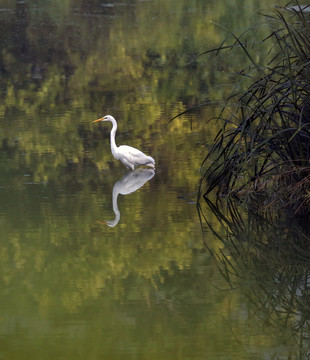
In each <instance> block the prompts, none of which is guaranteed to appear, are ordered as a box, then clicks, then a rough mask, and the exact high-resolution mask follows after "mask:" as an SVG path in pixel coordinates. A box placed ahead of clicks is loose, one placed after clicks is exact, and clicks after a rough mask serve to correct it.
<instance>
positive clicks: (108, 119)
mask: <svg viewBox="0 0 310 360" xmlns="http://www.w3.org/2000/svg"><path fill="white" fill-rule="evenodd" d="M113 120H114V117H113V116H111V115H106V116H104V117H102V118H100V119H97V120H94V121H93V123H95V122H98V121H111V122H112V121H113Z"/></svg>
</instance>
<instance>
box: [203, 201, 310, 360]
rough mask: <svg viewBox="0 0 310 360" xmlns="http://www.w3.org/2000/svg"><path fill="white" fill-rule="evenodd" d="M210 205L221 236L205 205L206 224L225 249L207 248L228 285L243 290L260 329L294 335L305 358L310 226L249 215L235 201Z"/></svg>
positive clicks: (285, 217)
mask: <svg viewBox="0 0 310 360" xmlns="http://www.w3.org/2000/svg"><path fill="white" fill-rule="evenodd" d="M206 204H207V207H208V208H209V210H211V211H212V212H213V214H214V215H215V216H216V218H217V219H218V220H219V221H220V223H221V225H222V228H221V230H220V231H219V230H217V229H216V228H215V227H214V226H213V225H212V223H211V222H209V221H208V218H207V217H206V216H205V213H207V211H206V208H205V207H204V205H201V207H200V215H201V218H202V220H203V223H206V224H207V229H208V231H210V230H211V231H212V232H213V234H214V235H215V236H216V238H217V239H218V242H219V244H220V245H218V246H217V247H215V246H210V244H209V243H208V242H206V245H207V247H208V248H209V250H210V252H211V253H212V254H213V256H214V257H215V258H216V261H217V264H218V267H219V269H220V271H221V273H222V275H223V276H224V278H225V279H226V281H227V283H228V284H229V285H230V286H231V287H232V288H235V287H241V288H242V289H243V292H244V293H245V294H246V296H247V297H248V299H249V311H250V312H251V313H252V314H255V318H258V319H259V320H260V322H259V324H260V325H258V324H257V325H256V326H259V327H261V329H262V331H264V332H265V333H266V332H270V334H272V333H274V328H276V329H277V331H276V333H279V331H281V332H282V333H287V332H289V334H290V336H293V338H294V339H295V348H296V353H298V352H299V351H301V353H302V354H305V352H307V351H308V349H307V348H308V346H309V340H310V322H309V314H310V301H309V291H310V283H309V279H310V271H309V264H310V257H309V246H310V238H309V234H308V230H309V224H308V223H307V222H306V223H305V222H304V221H303V220H302V219H297V218H294V219H292V218H291V217H290V215H289V213H279V214H277V216H275V214H273V216H267V217H262V216H259V215H257V214H255V213H251V212H248V213H247V214H246V213H245V210H244V209H243V210H241V209H240V207H241V205H240V204H237V203H235V202H232V201H227V202H226V201H218V203H217V205H215V204H213V203H212V202H211V201H210V200H207V201H206ZM301 358H302V356H301Z"/></svg>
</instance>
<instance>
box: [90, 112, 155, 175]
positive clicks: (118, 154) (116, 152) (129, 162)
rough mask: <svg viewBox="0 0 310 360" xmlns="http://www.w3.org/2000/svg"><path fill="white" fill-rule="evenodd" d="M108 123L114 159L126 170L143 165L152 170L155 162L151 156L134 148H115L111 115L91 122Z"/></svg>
mask: <svg viewBox="0 0 310 360" xmlns="http://www.w3.org/2000/svg"><path fill="white" fill-rule="evenodd" d="M98 121H110V122H111V123H112V125H113V126H112V130H111V133H110V142H111V152H112V155H113V156H114V158H115V159H117V160H120V161H121V162H122V163H123V164H124V165H125V166H126V167H127V168H128V169H129V168H130V169H132V170H134V168H135V167H137V166H141V165H145V166H149V167H152V168H154V167H155V160H154V159H153V158H152V157H151V156H147V155H145V154H144V153H143V152H142V151H140V150H138V149H135V148H134V147H131V146H127V145H121V146H116V143H115V133H116V130H117V122H116V120H115V119H114V117H113V116H111V115H106V116H104V117H102V118H100V119H97V120H95V121H93V123H95V122H98Z"/></svg>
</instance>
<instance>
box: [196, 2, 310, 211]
mask: <svg viewBox="0 0 310 360" xmlns="http://www.w3.org/2000/svg"><path fill="white" fill-rule="evenodd" d="M307 9H308V7H301V6H300V5H298V4H297V5H296V6H293V7H286V8H284V9H275V11H274V14H273V15H268V16H265V18H266V20H267V23H268V26H270V28H271V33H270V35H269V36H268V37H267V38H265V39H263V41H262V42H263V43H266V42H267V41H269V42H271V45H270V51H269V52H268V54H266V58H268V57H269V59H270V60H269V61H268V63H267V64H265V65H264V66H261V65H258V64H256V62H255V60H254V59H253V57H252V56H251V54H250V51H249V47H248V45H247V44H246V43H244V42H243V41H242V38H237V37H235V42H234V44H232V45H231V46H224V44H223V45H222V46H221V47H220V48H218V49H216V51H217V52H222V51H226V50H227V49H231V48H233V47H239V48H241V49H242V51H244V52H245V54H246V55H247V57H248V59H249V60H250V66H249V67H248V68H247V69H245V70H244V71H242V72H240V76H241V77H246V78H247V79H250V81H251V83H250V85H249V86H248V87H247V89H246V90H245V91H244V92H243V93H242V94H240V92H238V93H234V94H232V96H231V97H230V98H229V99H228V100H227V102H226V103H225V106H224V108H223V109H222V111H221V113H220V115H219V117H218V120H220V121H222V123H223V125H222V127H221V129H220V131H219V132H218V134H217V136H216V138H215V140H214V142H213V144H212V146H211V148H210V151H209V153H208V155H207V156H206V158H205V159H204V162H203V175H202V179H201V184H200V196H203V197H204V198H205V199H206V198H207V197H208V196H209V194H210V193H211V192H213V190H216V191H217V195H224V196H236V197H239V198H242V199H243V200H248V204H249V205H250V206H251V207H252V206H254V207H255V208H256V210H265V209H266V208H270V207H273V208H274V207H276V208H282V209H283V208H289V209H290V210H292V211H293V213H295V214H297V213H298V214H309V203H310V191H309V188H310V187H309V185H310V163H309V159H310V145H309V144H310V25H309V17H308V16H309V15H308V12H307Z"/></svg>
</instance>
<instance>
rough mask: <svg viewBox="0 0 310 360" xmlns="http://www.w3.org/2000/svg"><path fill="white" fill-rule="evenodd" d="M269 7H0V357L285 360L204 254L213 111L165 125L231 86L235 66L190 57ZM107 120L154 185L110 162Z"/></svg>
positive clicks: (283, 338) (276, 338) (274, 334)
mask: <svg viewBox="0 0 310 360" xmlns="http://www.w3.org/2000/svg"><path fill="white" fill-rule="evenodd" d="M268 5H269V4H268V2H267V1H260V2H257V4H256V7H254V5H252V6H244V4H243V2H241V1H239V2H237V3H236V4H232V3H231V2H228V1H222V2H220V3H219V2H213V1H205V2H196V1H193V0H187V1H185V0H184V1H135V2H121V3H120V2H114V1H110V2H105V1H93V2H88V1H73V0H72V1H62V2H60V1H54V2H46V1H18V2H16V3H14V4H12V2H11V1H3V2H2V3H1V6H0V26H1V31H0V40H1V41H0V44H1V45H0V47H1V52H0V54H1V55H0V71H1V83H0V87H1V99H0V120H1V123H0V126H1V144H2V145H1V152H0V166H1V172H0V174H1V175H0V194H1V206H0V222H1V229H2V231H1V247H0V282H1V286H0V289H1V290H0V309H1V312H0V358H1V359H2V358H3V359H30V358H31V359H42V358H44V359H86V358H87V359H99V358H100V359H101V358H104V359H159V358H160V359H213V358H214V359H235V358H236V359H265V358H271V357H272V356H273V357H274V358H279V357H280V356H284V358H285V356H286V357H287V356H288V354H290V353H291V354H295V353H296V346H295V345H296V344H295V342H294V341H292V339H291V337H290V333H288V334H286V333H283V332H280V331H278V330H279V329H278V328H276V330H277V331H274V327H271V328H270V327H268V326H267V324H265V325H264V322H263V321H262V319H261V318H260V317H259V316H256V315H257V314H255V309H253V308H252V307H251V304H252V301H251V299H249V298H248V297H246V296H245V294H246V293H247V292H246V291H245V290H244V288H247V286H248V288H251V286H252V284H251V283H249V284H243V288H242V287H237V288H236V289H235V290H231V289H230V287H229V284H227V282H226V281H225V278H224V277H223V276H222V274H221V273H220V271H219V270H218V267H217V265H218V264H217V263H216V261H215V260H214V258H213V257H212V256H211V255H210V254H209V252H208V251H207V250H206V248H205V246H204V243H203V236H202V231H201V226H200V222H199V217H198V213H197V209H196V205H195V200H196V192H197V185H198V181H199V177H200V172H199V170H200V165H201V161H202V159H203V157H204V154H205V146H206V144H207V143H208V142H210V141H211V139H212V137H213V136H214V135H215V134H216V131H217V125H216V124H213V123H207V122H206V120H207V119H210V118H212V116H214V111H215V109H214V108H211V107H209V108H205V109H203V110H201V111H199V112H196V113H190V114H186V115H184V116H183V117H181V118H178V119H176V120H174V121H173V122H171V123H168V122H169V119H171V118H172V117H173V116H174V115H176V114H178V113H180V112H182V111H184V110H186V109H187V108H188V107H189V106H191V105H195V104H198V103H201V102H204V101H206V100H207V99H209V98H211V99H215V100H219V99H221V98H222V97H223V96H224V95H225V93H228V92H229V91H230V89H231V88H232V86H233V83H232V79H231V77H230V65H231V64H229V63H230V61H227V60H226V59H223V58H221V57H220V56H219V57H218V58H216V57H215V58H207V57H200V58H197V54H199V53H201V52H203V51H205V50H207V49H210V48H213V47H215V46H217V45H218V44H219V42H221V40H222V38H223V37H224V36H226V35H227V33H226V31H225V30H224V29H223V28H222V27H219V26H217V25H216V24H217V23H220V24H223V25H224V26H226V27H227V28H228V29H234V30H235V31H240V29H242V28H244V27H245V26H247V25H249V24H250V23H251V21H250V19H252V18H253V12H254V10H255V9H258V8H261V7H267V6H268ZM232 14H234V15H232ZM259 56H260V54H258V55H257V57H258V58H259ZM239 61H240V59H239V58H238V57H236V58H234V60H233V62H234V65H236V64H238V62H239ZM218 84H221V86H218ZM223 84H225V86H224V85H223ZM108 113H110V114H112V115H113V116H115V117H116V119H118V121H119V130H118V133H117V137H116V141H117V143H118V144H119V145H120V144H128V145H131V146H134V147H137V148H139V149H141V150H143V151H145V152H146V153H148V154H150V155H151V156H153V157H154V158H155V160H156V170H155V174H153V173H150V172H148V173H147V172H146V170H141V171H138V172H136V173H134V174H132V173H128V171H127V170H126V169H125V168H124V167H123V165H122V164H121V163H120V162H118V161H116V160H114V159H113V157H112V155H111V153H110V148H109V131H110V124H106V123H105V124H96V125H95V124H92V123H91V122H92V121H93V120H95V119H96V118H97V117H98V116H99V115H104V114H108ZM128 185H130V187H129V188H128ZM126 186H127V187H126ZM113 189H114V191H113ZM113 195H114V197H113ZM208 218H209V219H210V221H211V222H212V223H213V224H214V225H215V226H216V227H217V228H219V229H220V227H221V225H220V223H219V222H218V221H217V219H216V218H215V217H214V215H212V213H211V212H210V213H209V214H208ZM207 236H208V240H209V244H215V245H214V246H215V247H216V244H217V242H216V239H214V238H213V236H212V234H211V233H207ZM218 246H220V245H218ZM248 288H247V289H248ZM274 322H275V323H277V320H276V319H275V320H274Z"/></svg>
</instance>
